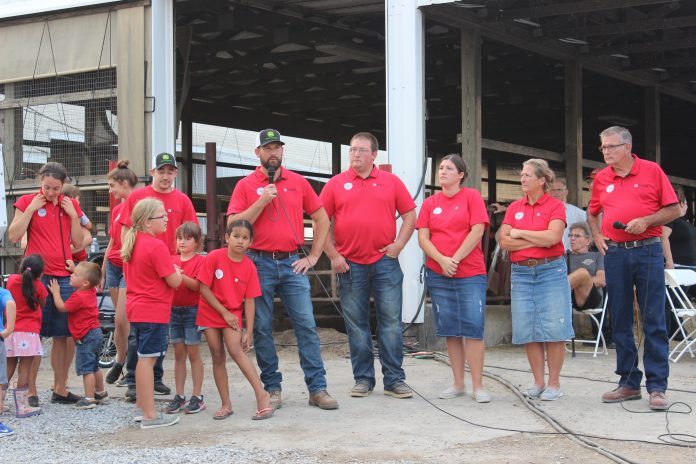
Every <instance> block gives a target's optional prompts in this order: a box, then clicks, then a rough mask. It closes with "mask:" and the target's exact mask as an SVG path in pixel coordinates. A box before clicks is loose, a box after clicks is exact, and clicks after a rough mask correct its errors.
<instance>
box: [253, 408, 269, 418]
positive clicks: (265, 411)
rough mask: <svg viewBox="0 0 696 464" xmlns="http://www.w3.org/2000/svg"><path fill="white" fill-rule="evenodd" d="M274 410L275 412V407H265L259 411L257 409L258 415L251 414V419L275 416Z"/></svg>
mask: <svg viewBox="0 0 696 464" xmlns="http://www.w3.org/2000/svg"><path fill="white" fill-rule="evenodd" d="M274 412H275V409H273V408H263V409H261V410H259V411H256V415H255V416H251V420H264V419H269V418H271V417H273V413H274Z"/></svg>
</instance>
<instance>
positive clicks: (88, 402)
mask: <svg viewBox="0 0 696 464" xmlns="http://www.w3.org/2000/svg"><path fill="white" fill-rule="evenodd" d="M97 404H98V402H97V400H95V399H92V398H80V401H78V402H77V403H75V407H76V408H77V409H94V408H96V407H97Z"/></svg>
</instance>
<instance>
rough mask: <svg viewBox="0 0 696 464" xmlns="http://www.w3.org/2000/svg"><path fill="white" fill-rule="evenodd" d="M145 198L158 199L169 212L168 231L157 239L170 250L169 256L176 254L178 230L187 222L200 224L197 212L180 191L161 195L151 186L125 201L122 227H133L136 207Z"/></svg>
mask: <svg viewBox="0 0 696 464" xmlns="http://www.w3.org/2000/svg"><path fill="white" fill-rule="evenodd" d="M143 198H157V199H158V200H161V201H162V203H164V210H165V211H166V212H167V219H168V221H167V230H166V231H165V232H164V233H163V234H158V235H157V238H158V239H160V240H162V242H163V243H164V244H165V245H167V248H169V254H170V255H174V254H176V228H177V227H179V226H180V225H181V224H183V223H184V222H186V221H192V222H195V223H196V224H198V217H197V216H196V210H195V209H194V208H193V203H191V200H190V199H189V197H187V196H186V195H184V194H183V193H181V192H180V191H178V190H176V189H175V190H172V191H171V192H168V193H160V192H157V191H155V189H154V188H152V186H151V185H148V186H147V187H143V188H141V189H138V190H136V191H134V192H133V193H131V194H130V196H129V197H128V200H126V201H125V203H124V204H125V206H124V207H123V210H122V211H121V218H120V219H119V222H120V223H121V225H124V226H126V227H131V226H132V225H133V223H132V221H131V214H132V213H133V208H135V205H136V204H137V203H138V202H139V201H140V200H142V199H143Z"/></svg>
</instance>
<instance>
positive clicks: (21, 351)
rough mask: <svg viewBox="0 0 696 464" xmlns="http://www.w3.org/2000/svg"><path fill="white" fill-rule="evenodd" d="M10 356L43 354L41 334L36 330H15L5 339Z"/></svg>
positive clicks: (8, 355) (6, 349)
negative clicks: (35, 331)
mask: <svg viewBox="0 0 696 464" xmlns="http://www.w3.org/2000/svg"><path fill="white" fill-rule="evenodd" d="M5 351H6V352H7V357H8V358H16V357H25V356H43V354H44V352H43V346H42V345H41V338H40V337H39V334H37V333H34V332H14V333H12V334H11V335H10V336H9V337H7V338H6V339H5Z"/></svg>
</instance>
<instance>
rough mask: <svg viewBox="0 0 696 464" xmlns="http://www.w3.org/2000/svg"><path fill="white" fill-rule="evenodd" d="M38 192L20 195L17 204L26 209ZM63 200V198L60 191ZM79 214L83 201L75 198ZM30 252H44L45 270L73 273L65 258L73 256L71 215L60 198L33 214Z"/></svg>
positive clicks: (17, 206)
mask: <svg viewBox="0 0 696 464" xmlns="http://www.w3.org/2000/svg"><path fill="white" fill-rule="evenodd" d="M36 195H38V192H37V193H30V194H28V195H22V196H21V197H19V199H18V200H17V202H16V203H15V204H14V207H15V208H17V209H18V210H20V211H22V212H24V211H26V209H27V206H29V203H31V201H32V200H33V199H34V197H35V196H36ZM58 198H59V200H60V199H62V198H63V195H60V196H59V197H58ZM70 201H72V204H73V206H74V207H75V211H77V216H78V217H80V216H82V214H83V213H82V210H81V209H80V204H79V203H78V202H77V200H75V199H74V198H71V199H70ZM27 234H28V236H27V249H26V251H25V254H26V255H32V254H37V255H41V257H42V258H43V260H44V274H46V275H50V276H56V277H65V276H69V275H70V272H68V271H67V270H66V269H65V260H66V259H72V252H71V251H70V216H68V215H67V214H65V213H64V212H63V209H62V208H61V207H60V201H59V202H58V204H57V205H54V204H53V203H46V204H45V205H44V206H43V207H42V208H39V209H38V210H37V211H36V212H34V214H33V215H32V216H31V222H29V227H28V228H27Z"/></svg>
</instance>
